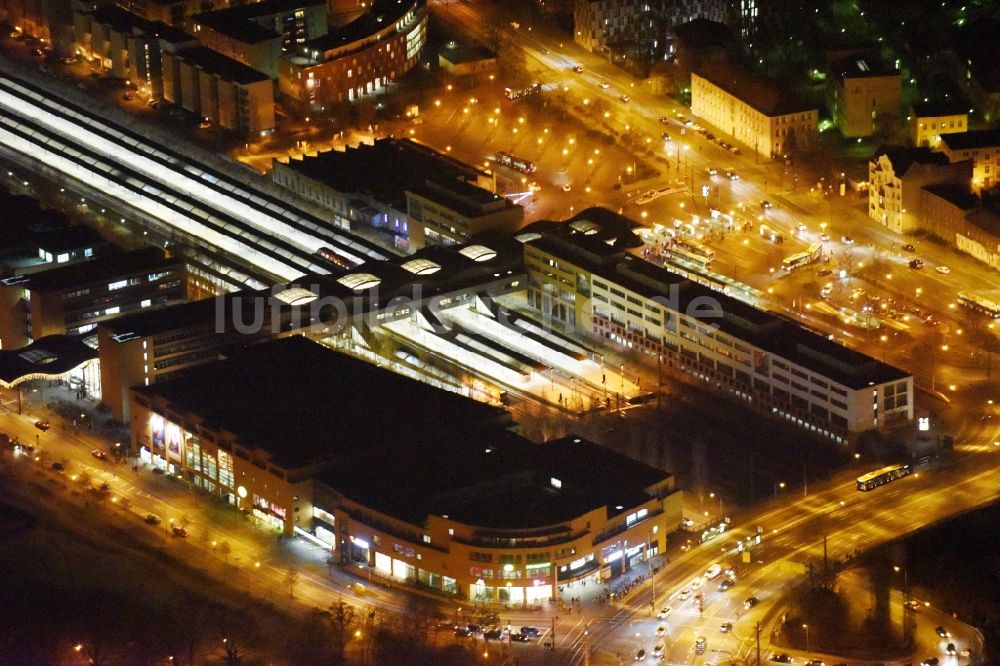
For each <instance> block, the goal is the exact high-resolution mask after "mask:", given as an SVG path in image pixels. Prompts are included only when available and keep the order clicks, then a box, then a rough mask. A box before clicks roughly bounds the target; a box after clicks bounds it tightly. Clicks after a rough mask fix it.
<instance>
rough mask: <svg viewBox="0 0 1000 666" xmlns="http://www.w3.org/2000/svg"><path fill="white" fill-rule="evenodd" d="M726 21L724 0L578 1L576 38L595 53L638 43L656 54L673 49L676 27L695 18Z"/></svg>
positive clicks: (575, 12)
mask: <svg viewBox="0 0 1000 666" xmlns="http://www.w3.org/2000/svg"><path fill="white" fill-rule="evenodd" d="M699 18H703V19H709V20H711V21H718V22H720V23H721V22H725V21H726V20H727V18H728V7H727V3H726V2H724V1H723V0H651V1H644V0H575V1H574V3H573V41H575V42H576V43H577V44H579V45H580V46H582V47H583V48H585V49H587V50H588V51H592V52H595V53H605V52H609V51H611V50H612V49H614V48H615V47H616V46H622V45H626V44H637V42H641V43H638V44H637V45H638V46H640V48H642V49H643V50H647V51H649V52H650V53H651V54H653V55H654V56H656V57H663V56H664V55H666V54H669V53H672V52H673V42H674V38H675V35H674V32H673V31H674V28H676V27H677V26H679V25H681V24H682V23H687V22H689V21H693V20H695V19H699Z"/></svg>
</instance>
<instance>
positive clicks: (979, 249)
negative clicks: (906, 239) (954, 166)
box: [920, 185, 1000, 270]
mask: <svg viewBox="0 0 1000 666" xmlns="http://www.w3.org/2000/svg"><path fill="white" fill-rule="evenodd" d="M920 226H921V228H922V229H925V230H926V231H928V232H930V233H932V234H934V235H935V236H937V237H938V238H940V239H942V240H944V241H946V242H947V243H948V244H949V245H951V246H952V247H954V248H955V249H956V250H959V251H960V252H965V253H966V254H969V255H971V256H972V257H974V258H976V259H978V260H979V261H981V262H983V263H984V264H986V265H987V266H989V267H990V268H992V269H994V270H1000V210H998V208H997V206H995V205H992V206H991V205H985V206H984V205H983V202H982V201H981V200H980V199H979V197H977V196H976V195H974V194H972V193H971V192H970V191H969V188H968V186H967V185H928V186H927V187H924V188H923V190H922V191H921V192H920Z"/></svg>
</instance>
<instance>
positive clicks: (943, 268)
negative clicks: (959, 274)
mask: <svg viewBox="0 0 1000 666" xmlns="http://www.w3.org/2000/svg"><path fill="white" fill-rule="evenodd" d="M934 270H936V271H937V272H938V273H940V274H941V275H947V274H948V273H951V269H950V268H948V267H947V266H937V267H935V269H934Z"/></svg>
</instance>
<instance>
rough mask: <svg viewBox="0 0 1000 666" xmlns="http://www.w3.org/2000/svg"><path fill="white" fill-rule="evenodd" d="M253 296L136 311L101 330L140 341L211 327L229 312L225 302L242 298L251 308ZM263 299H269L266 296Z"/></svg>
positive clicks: (229, 296) (104, 324)
mask: <svg viewBox="0 0 1000 666" xmlns="http://www.w3.org/2000/svg"><path fill="white" fill-rule="evenodd" d="M254 293H255V292H250V291H245V292H236V293H233V294H225V295H222V296H216V297H214V298H203V299H201V300H197V301H188V302H186V303H177V304H176V305H168V306H167V307H162V308H149V309H142V310H136V311H135V312H133V313H129V314H125V315H120V316H118V317H115V318H114V319H109V320H108V321H103V322H101V323H100V324H99V326H101V327H102V328H106V329H108V330H109V331H110V332H111V334H112V335H125V334H128V333H132V334H134V335H135V336H138V337H146V336H149V335H157V334H159V333H166V332H168V331H176V330H178V329H183V328H188V327H190V326H200V325H205V324H212V323H214V322H215V319H216V316H217V315H218V314H219V312H220V310H221V311H223V312H226V311H225V310H224V309H223V308H224V307H225V306H224V305H223V303H222V301H225V302H232V301H233V299H234V298H237V297H240V298H241V299H242V300H243V301H245V302H246V303H248V304H249V303H250V297H251V296H252V295H253V294H254ZM264 295H265V297H266V293H265V294H264ZM243 297H245V298H243ZM226 321H231V319H228V318H227V319H226ZM243 321H253V319H252V317H249V316H248V317H247V318H245V319H244V320H243Z"/></svg>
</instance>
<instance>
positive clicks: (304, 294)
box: [274, 287, 319, 305]
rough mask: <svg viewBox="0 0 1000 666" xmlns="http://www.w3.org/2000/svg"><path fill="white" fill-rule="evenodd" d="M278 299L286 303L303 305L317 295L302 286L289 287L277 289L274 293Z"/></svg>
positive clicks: (313, 299) (314, 298)
mask: <svg viewBox="0 0 1000 666" xmlns="http://www.w3.org/2000/svg"><path fill="white" fill-rule="evenodd" d="M274 297H275V298H277V299H278V300H279V301H281V302H283V303H288V304H289V305H305V304H306V303H310V302H312V301H315V300H316V299H317V298H319V296H317V295H316V294H314V293H313V292H311V291H309V290H308V289H303V288H302V287H290V288H288V289H285V290H284V291H279V292H278V293H277V294H275V295H274Z"/></svg>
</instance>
